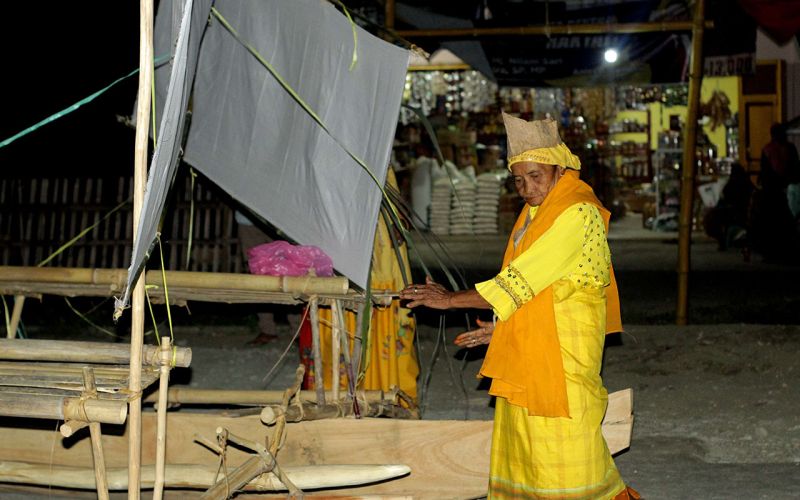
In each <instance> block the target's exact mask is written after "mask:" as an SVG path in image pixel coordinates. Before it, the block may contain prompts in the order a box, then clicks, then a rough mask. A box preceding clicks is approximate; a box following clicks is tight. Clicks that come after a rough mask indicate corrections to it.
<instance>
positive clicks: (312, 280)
mask: <svg viewBox="0 0 800 500" xmlns="http://www.w3.org/2000/svg"><path fill="white" fill-rule="evenodd" d="M0 276H1V277H2V278H0V279H1V280H2V281H3V282H4V283H9V282H20V283H28V282H41V283H74V284H91V285H108V287H109V291H112V292H116V291H121V290H122V288H123V287H124V286H125V280H126V279H127V270H125V269H91V268H64V267H22V266H0ZM166 280H167V283H168V284H169V286H170V287H176V288H198V289H215V290H242V291H257V292H283V293H293V294H301V295H302V294H323V295H325V294H330V295H346V294H347V293H348V290H349V285H350V282H349V281H348V280H347V278H345V277H343V276H331V277H319V276H261V275H253V274H237V273H206V272H196V271H166ZM145 283H146V284H147V285H148V286H154V287H157V288H159V289H160V288H162V287H163V281H162V276H161V272H160V271H156V270H151V271H147V273H146V274H145Z"/></svg>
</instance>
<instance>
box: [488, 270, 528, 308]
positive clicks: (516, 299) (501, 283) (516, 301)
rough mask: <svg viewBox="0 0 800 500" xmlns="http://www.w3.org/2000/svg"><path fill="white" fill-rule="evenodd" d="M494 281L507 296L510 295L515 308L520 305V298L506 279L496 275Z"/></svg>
mask: <svg viewBox="0 0 800 500" xmlns="http://www.w3.org/2000/svg"><path fill="white" fill-rule="evenodd" d="M494 282H495V283H497V286H499V287H500V288H501V289H502V290H503V291H504V292H506V293H507V294H508V296H509V297H511V300H513V301H514V306H515V307H516V308H517V309H519V308H520V307H522V300H520V298H519V296H518V295H517V294H516V293H515V292H514V289H513V288H511V286H510V285H509V284H508V283H507V282H506V280H504V279H502V278H501V277H500V276H496V277H495V278H494Z"/></svg>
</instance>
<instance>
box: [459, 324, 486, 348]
mask: <svg viewBox="0 0 800 500" xmlns="http://www.w3.org/2000/svg"><path fill="white" fill-rule="evenodd" d="M475 322H476V323H477V324H478V328H476V329H475V330H470V331H468V332H464V333H462V334H460V335H459V336H458V337H456V338H455V340H454V341H453V343H454V344H455V345H457V346H458V347H466V348H471V347H476V346H479V345H484V344H488V343H489V341H491V340H492V334H493V333H494V323H492V322H491V321H481V320H479V319H477V320H475Z"/></svg>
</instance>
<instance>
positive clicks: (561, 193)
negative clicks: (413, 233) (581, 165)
mask: <svg viewBox="0 0 800 500" xmlns="http://www.w3.org/2000/svg"><path fill="white" fill-rule="evenodd" d="M576 203H588V204H591V205H594V206H596V207H597V208H598V209H599V210H600V214H601V215H602V217H603V221H604V223H605V227H606V233H607V232H608V222H609V218H610V213H609V212H608V210H606V209H605V208H603V206H602V204H601V203H600V201H599V200H598V199H597V197H595V195H594V193H593V192H592V188H590V187H589V186H588V185H587V184H586V183H584V182H583V181H581V180H580V179H579V178H578V172H576V171H574V170H567V171H566V173H565V174H564V176H563V177H562V178H561V179H560V180H559V181H558V183H557V184H556V186H555V187H554V188H553V190H552V191H550V193H549V194H548V195H547V197H546V198H545V200H544V202H543V203H542V204H541V206H539V209H538V210H537V212H536V215H535V216H534V218H533V220H531V221H530V223H529V225H528V228H527V229H526V231H525V234H524V236H523V237H522V240H521V241H520V242H519V244H518V245H517V248H514V234H515V233H516V232H517V231H518V230H519V229H520V228H522V226H523V225H524V224H525V218H526V215H527V213H528V208H529V207H528V206H527V205H526V206H525V208H524V209H523V210H522V213H521V214H520V216H519V218H518V219H517V223H516V224H515V225H514V229H513V230H512V232H511V237H510V238H509V241H508V246H507V247H506V253H505V256H504V257H503V267H505V266H507V265H508V264H509V262H511V261H512V260H514V259H515V258H516V257H518V256H519V255H520V254H522V253H523V252H524V251H525V250H527V249H528V248H530V246H531V245H532V244H533V243H534V242H535V241H536V240H537V239H538V238H539V237H540V236H541V235H543V234H544V233H545V232H546V231H547V230H548V229H549V228H550V227H551V226H552V225H553V222H555V220H556V219H557V218H558V216H559V215H561V214H562V213H563V212H564V211H565V210H566V209H567V208H569V207H570V206H572V205H575V204H576ZM610 274H611V284H610V285H609V286H608V287H607V288H606V325H605V327H606V328H605V330H606V333H612V332H618V331H621V330H622V321H621V318H620V310H619V294H618V292H617V280H616V279H615V277H614V269H613V267H612V268H611V270H610ZM480 373H481V375H484V376H486V377H491V378H492V386H491V388H490V390H489V394H492V395H494V396H499V397H503V398H506V399H507V400H508V402H509V403H510V404H513V405H516V406H522V407H525V408H527V409H528V414H529V415H538V416H544V417H569V404H568V402H567V386H566V380H565V378H564V367H563V365H562V362H561V345H560V344H559V342H558V331H557V330H556V317H555V312H554V309H553V286H552V285H551V286H549V287H547V288H545V289H544V290H542V291H541V292H540V293H539V294H538V295H536V296H535V297H534V298H533V299H532V300H530V301H529V302H527V303H526V304H524V305H523V306H522V307H520V308H519V309H518V310H517V311H515V312H514V313H513V314H512V315H511V317H510V318H509V319H508V320H507V321H498V322H497V325H496V327H495V330H494V334H493V335H492V341H491V343H490V344H489V349H488V351H487V353H486V359H485V360H484V362H483V366H482V367H481V372H480Z"/></svg>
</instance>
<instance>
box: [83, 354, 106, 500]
mask: <svg viewBox="0 0 800 500" xmlns="http://www.w3.org/2000/svg"><path fill="white" fill-rule="evenodd" d="M83 389H84V393H85V394H94V395H97V386H96V385H95V382H94V371H92V369H91V368H90V367H88V366H84V367H83ZM89 435H90V437H91V440H92V461H93V462H94V481H95V488H96V489H97V498H98V499H99V500H108V498H109V497H108V480H107V479H106V459H105V456H104V455H103V433H102V432H101V431H100V424H99V423H98V422H90V423H89Z"/></svg>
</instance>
